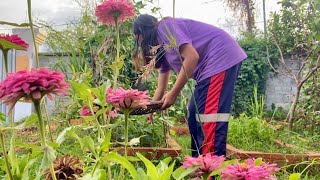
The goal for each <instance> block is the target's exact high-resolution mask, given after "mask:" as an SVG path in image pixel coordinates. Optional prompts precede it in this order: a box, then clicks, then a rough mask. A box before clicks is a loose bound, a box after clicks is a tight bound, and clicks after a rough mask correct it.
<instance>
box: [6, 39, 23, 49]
mask: <svg viewBox="0 0 320 180" xmlns="http://www.w3.org/2000/svg"><path fill="white" fill-rule="evenodd" d="M0 44H1V46H2V49H4V50H9V49H15V50H24V51H25V50H26V48H24V47H23V46H19V45H16V44H14V43H12V42H9V41H7V40H5V39H0Z"/></svg>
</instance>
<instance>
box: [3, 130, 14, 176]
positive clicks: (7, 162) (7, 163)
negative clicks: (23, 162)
mask: <svg viewBox="0 0 320 180" xmlns="http://www.w3.org/2000/svg"><path fill="white" fill-rule="evenodd" d="M0 140H1V146H2V153H3V157H4V161H5V164H6V168H7V173H8V176H9V179H10V180H13V177H12V174H11V168H10V164H9V161H8V156H7V150H6V147H5V144H4V135H3V133H2V132H0Z"/></svg>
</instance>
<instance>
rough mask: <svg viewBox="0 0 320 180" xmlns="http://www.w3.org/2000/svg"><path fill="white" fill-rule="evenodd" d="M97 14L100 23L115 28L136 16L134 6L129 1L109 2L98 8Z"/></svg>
mask: <svg viewBox="0 0 320 180" xmlns="http://www.w3.org/2000/svg"><path fill="white" fill-rule="evenodd" d="M95 14H96V16H97V18H98V21H100V22H102V23H103V24H105V25H111V26H114V25H115V24H116V22H117V23H119V22H124V21H125V20H127V19H129V18H131V17H133V16H134V15H135V13H134V5H133V4H132V3H131V2H129V1H127V0H107V1H105V2H104V3H103V4H101V5H98V6H97V7H96V10H95Z"/></svg>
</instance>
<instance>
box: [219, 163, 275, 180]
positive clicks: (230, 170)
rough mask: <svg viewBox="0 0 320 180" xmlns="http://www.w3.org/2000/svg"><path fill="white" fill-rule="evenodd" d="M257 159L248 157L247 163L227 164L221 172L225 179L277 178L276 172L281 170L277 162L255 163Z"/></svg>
mask: <svg viewBox="0 0 320 180" xmlns="http://www.w3.org/2000/svg"><path fill="white" fill-rule="evenodd" d="M255 161H256V160H255V159H247V160H246V161H245V163H237V164H233V165H227V167H226V168H225V169H223V170H222V172H221V179H223V180H276V179H277V178H276V177H275V176H274V174H275V173H276V172H277V171H279V170H280V168H278V167H277V165H276V164H268V163H265V162H262V163H261V164H259V165H255Z"/></svg>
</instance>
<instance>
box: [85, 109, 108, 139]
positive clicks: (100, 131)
mask: <svg viewBox="0 0 320 180" xmlns="http://www.w3.org/2000/svg"><path fill="white" fill-rule="evenodd" d="M89 108H90V111H91V114H92V116H94V120H95V121H96V124H97V127H98V133H99V135H98V136H99V138H102V139H104V138H105V137H106V136H105V134H104V132H103V130H102V128H101V125H100V123H99V120H98V117H96V116H95V115H94V111H93V107H92V105H91V104H89ZM100 135H101V137H100Z"/></svg>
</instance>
